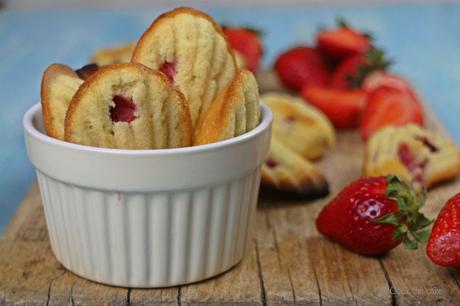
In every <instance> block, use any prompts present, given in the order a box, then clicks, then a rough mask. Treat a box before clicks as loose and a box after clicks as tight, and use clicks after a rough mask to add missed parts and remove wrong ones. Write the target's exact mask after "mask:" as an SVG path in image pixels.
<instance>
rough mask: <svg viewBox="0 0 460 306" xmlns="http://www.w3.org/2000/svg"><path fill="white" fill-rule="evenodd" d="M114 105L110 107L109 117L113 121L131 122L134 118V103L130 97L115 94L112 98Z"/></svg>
mask: <svg viewBox="0 0 460 306" xmlns="http://www.w3.org/2000/svg"><path fill="white" fill-rule="evenodd" d="M112 101H113V103H115V106H114V107H112V108H110V118H112V121H113V122H128V123H129V122H131V121H133V120H134V119H136V115H135V111H136V104H134V102H133V100H132V99H131V98H127V97H124V96H121V95H115V96H113V98H112Z"/></svg>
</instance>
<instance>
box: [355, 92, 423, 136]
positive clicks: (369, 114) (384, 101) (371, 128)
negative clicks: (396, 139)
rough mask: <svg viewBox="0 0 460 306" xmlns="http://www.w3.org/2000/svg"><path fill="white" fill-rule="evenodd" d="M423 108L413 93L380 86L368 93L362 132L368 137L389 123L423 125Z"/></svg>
mask: <svg viewBox="0 0 460 306" xmlns="http://www.w3.org/2000/svg"><path fill="white" fill-rule="evenodd" d="M423 122H424V118H423V108H422V105H421V104H420V103H419V101H418V100H417V99H416V97H415V96H413V95H412V94H411V93H409V92H407V91H401V90H399V89H396V88H393V87H388V86H380V87H378V88H377V89H375V90H373V91H371V92H370V93H369V94H368V98H367V105H366V107H365V108H364V111H363V113H362V116H361V124H360V128H359V129H360V133H361V137H362V138H363V139H367V138H368V137H369V136H370V135H371V134H372V133H374V132H375V131H377V130H379V129H380V128H382V127H384V126H388V125H395V126H402V125H406V124H408V123H415V124H418V125H420V126H423Z"/></svg>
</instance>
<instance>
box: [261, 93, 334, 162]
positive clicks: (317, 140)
mask: <svg viewBox="0 0 460 306" xmlns="http://www.w3.org/2000/svg"><path fill="white" fill-rule="evenodd" d="M260 100H261V101H262V102H263V103H265V104H266V105H267V106H268V107H270V109H271V110H272V112H273V124H272V135H273V136H274V137H276V138H277V139H278V140H279V141H281V142H282V143H283V144H284V145H286V146H288V147H289V148H290V149H292V150H294V151H296V152H297V153H299V154H300V155H302V156H303V157H306V158H308V159H315V158H319V157H321V156H323V155H324V154H325V152H326V151H328V150H329V149H331V148H332V147H333V146H334V143H335V132H334V128H333V127H332V124H331V122H330V121H329V119H327V117H326V116H325V115H323V113H321V112H320V111H319V110H317V109H316V108H315V107H313V106H311V105H309V104H307V103H305V102H304V101H303V100H302V99H300V98H297V97H294V96H291V95H287V94H282V93H275V92H272V93H266V94H264V95H262V96H261V97H260Z"/></svg>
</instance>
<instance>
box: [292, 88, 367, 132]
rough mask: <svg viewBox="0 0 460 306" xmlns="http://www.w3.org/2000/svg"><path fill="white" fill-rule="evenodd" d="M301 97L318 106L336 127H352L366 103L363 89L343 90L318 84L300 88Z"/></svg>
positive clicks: (357, 121)
mask: <svg viewBox="0 0 460 306" xmlns="http://www.w3.org/2000/svg"><path fill="white" fill-rule="evenodd" d="M301 95H302V97H303V98H304V99H305V100H307V101H308V102H309V103H310V104H312V105H314V106H316V107H317V108H319V109H320V110H321V111H322V112H323V113H325V114H326V116H328V117H329V119H330V120H331V122H332V123H333V124H334V126H335V127H337V128H353V127H357V126H358V124H359V118H360V115H361V112H362V110H363V109H364V106H365V104H366V93H365V92H364V91H363V90H343V89H333V88H326V87H318V86H307V87H305V88H303V89H302V92H301Z"/></svg>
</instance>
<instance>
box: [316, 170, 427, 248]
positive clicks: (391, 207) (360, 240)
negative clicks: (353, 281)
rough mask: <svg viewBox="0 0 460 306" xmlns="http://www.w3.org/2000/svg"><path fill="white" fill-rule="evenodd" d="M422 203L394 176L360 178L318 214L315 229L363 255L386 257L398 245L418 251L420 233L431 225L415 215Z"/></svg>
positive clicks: (421, 235)
mask: <svg viewBox="0 0 460 306" xmlns="http://www.w3.org/2000/svg"><path fill="white" fill-rule="evenodd" d="M423 199H424V196H420V195H418V194H416V193H415V192H414V190H413V189H411V188H410V187H409V186H408V185H406V184H403V183H402V182H400V181H399V180H398V179H397V178H396V177H395V176H388V177H384V176H380V177H367V178H360V179H358V180H356V181H354V182H352V183H351V184H349V185H348V186H347V187H345V188H344V189H343V190H342V191H341V192H340V193H339V194H338V195H337V196H336V197H335V198H334V199H332V200H331V202H329V203H328V204H327V205H326V206H325V207H324V208H323V209H322V210H321V212H320V214H319V216H318V218H317V219H316V227H317V228H318V231H319V232H320V233H321V234H323V235H325V236H327V237H329V238H330V239H332V240H334V241H337V242H338V243H340V244H341V245H342V246H344V247H346V248H348V249H350V250H352V251H354V252H357V253H359V254H363V255H379V254H382V253H385V252H387V251H389V250H391V249H392V248H394V247H396V246H397V245H399V244H400V243H401V241H404V244H405V245H406V246H407V247H408V248H417V242H423V241H424V239H426V237H427V232H421V231H420V230H421V229H422V228H424V227H426V226H427V225H429V224H430V221H429V220H428V219H426V218H425V217H424V216H423V215H422V214H420V213H419V212H418V211H419V209H420V207H421V206H422V205H423V204H424V203H423ZM398 201H400V202H401V203H400V204H398ZM411 237H412V238H411Z"/></svg>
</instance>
